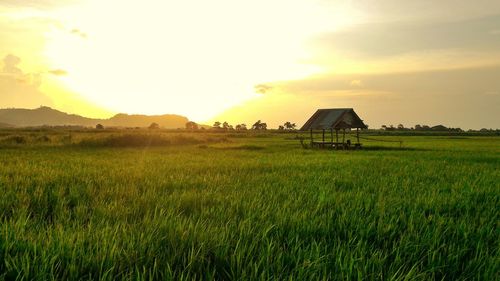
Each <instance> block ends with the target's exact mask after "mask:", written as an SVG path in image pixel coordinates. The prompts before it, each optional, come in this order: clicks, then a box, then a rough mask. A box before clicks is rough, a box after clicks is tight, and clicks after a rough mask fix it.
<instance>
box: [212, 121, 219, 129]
mask: <svg viewBox="0 0 500 281" xmlns="http://www.w3.org/2000/svg"><path fill="white" fill-rule="evenodd" d="M220 125H221V123H220V122H219V121H216V122H215V123H214V125H213V126H212V128H214V129H220Z"/></svg>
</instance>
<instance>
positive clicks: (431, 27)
mask: <svg viewBox="0 0 500 281" xmlns="http://www.w3.org/2000/svg"><path fill="white" fill-rule="evenodd" d="M498 26H500V15H493V16H488V17H483V18H479V19H467V20H459V21H451V22H440V23H427V22H410V23H402V22H384V23H370V24H362V25H357V26H354V27H352V28H350V29H347V30H343V31H338V32H333V33H325V34H323V35H320V36H318V37H317V38H316V39H314V42H313V44H314V45H316V46H317V47H318V48H319V50H320V51H321V50H322V51H323V52H328V53H331V52H332V51H334V52H340V53H341V54H354V55H355V56H359V57H362V58H366V57H387V56H396V55H402V54H405V53H412V52H425V51H433V50H449V49H454V50H456V49H461V50H468V51H475V52H485V51H497V50H498V49H500V37H499V36H492V33H491V31H492V30H497V28H498Z"/></svg>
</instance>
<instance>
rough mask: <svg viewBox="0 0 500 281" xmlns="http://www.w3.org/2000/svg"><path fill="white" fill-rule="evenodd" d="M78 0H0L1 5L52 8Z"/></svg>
mask: <svg viewBox="0 0 500 281" xmlns="http://www.w3.org/2000/svg"><path fill="white" fill-rule="evenodd" d="M74 2H77V0H63V1H61V0H0V7H7V8H33V9H41V10H46V9H51V8H56V7H61V6H65V5H69V4H72V3H74Z"/></svg>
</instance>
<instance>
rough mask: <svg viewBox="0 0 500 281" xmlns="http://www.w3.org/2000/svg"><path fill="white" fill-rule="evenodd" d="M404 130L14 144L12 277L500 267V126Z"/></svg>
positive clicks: (0, 242) (4, 168)
mask: <svg viewBox="0 0 500 281" xmlns="http://www.w3.org/2000/svg"><path fill="white" fill-rule="evenodd" d="M174 135H175V134H174ZM174 135H172V136H171V137H173V136H174ZM108 136H109V135H107V134H103V135H101V136H100V137H96V138H97V139H98V140H99V138H102V140H101V141H102V142H103V143H105V144H106V141H107V140H106V137H108ZM85 137H89V135H85ZM191 137H193V136H190V135H188V136H186V138H187V139H188V140H191ZM196 137H200V136H199V134H198V135H197V136H196ZM211 137H213V136H210V135H206V136H202V137H201V138H202V139H209V138H211ZM79 138H81V136H73V141H75V139H79ZM125 138H128V137H125ZM168 138H169V136H165V139H168ZM193 138H194V137H193ZM82 139H83V138H82ZM127 140H128V139H127ZM405 141H406V142H407V143H408V144H407V145H408V146H410V147H413V148H415V149H414V150H404V151H402V150H384V149H381V148H380V146H383V145H384V144H382V143H375V144H373V145H374V146H376V147H377V148H378V149H377V150H365V151H320V150H311V149H309V150H304V149H302V148H301V146H300V144H299V143H298V141H296V140H295V141H294V140H284V138H283V136H267V137H259V138H252V137H251V136H249V137H247V138H242V137H238V138H230V137H229V142H217V141H213V142H206V143H205V142H192V143H191V142H189V141H187V142H188V143H189V144H187V145H180V146H179V145H175V146H173V145H166V146H164V145H160V146H144V145H142V144H143V142H140V145H133V146H132V147H131V148H130V149H123V148H121V145H114V144H113V145H109V144H107V145H101V144H102V143H98V142H97V144H99V145H96V143H92V144H91V145H69V146H67V145H62V146H46V145H31V146H30V145H25V146H22V145H18V146H13V147H4V148H3V149H2V150H1V151H0V188H1V190H2V193H1V195H0V208H1V210H2V211H1V212H0V220H1V226H0V279H6V280H10V279H25V280H31V279H37V280H47V279H59V280H82V279H85V280H87V279H101V280H116V279H124V280H131V279H138V280H146V279H150V280H151V279H156V280H495V279H498V278H499V273H498V272H500V271H499V263H498V260H499V257H500V252H499V251H500V250H499V241H500V239H499V238H500V235H499V224H498V222H499V221H500V220H499V211H498V206H499V205H500V190H499V184H498V183H499V182H500V174H499V170H498V167H499V164H500V163H499V162H500V157H499V152H500V151H499V147H500V146H499V144H500V139H497V138H483V139H444V138H443V139H434V140H428V139H426V138H423V137H406V138H405ZM200 143H202V144H203V146H200V145H199V144H200ZM479 144H480V145H479ZM127 146H130V145H127ZM368 146H369V145H368ZM368 146H367V147H368ZM134 147H135V148H134ZM388 147H390V146H388Z"/></svg>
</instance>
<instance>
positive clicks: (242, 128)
mask: <svg viewBox="0 0 500 281" xmlns="http://www.w3.org/2000/svg"><path fill="white" fill-rule="evenodd" d="M235 128H236V131H245V130H246V129H247V125H246V124H238V125H236V127H235Z"/></svg>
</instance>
